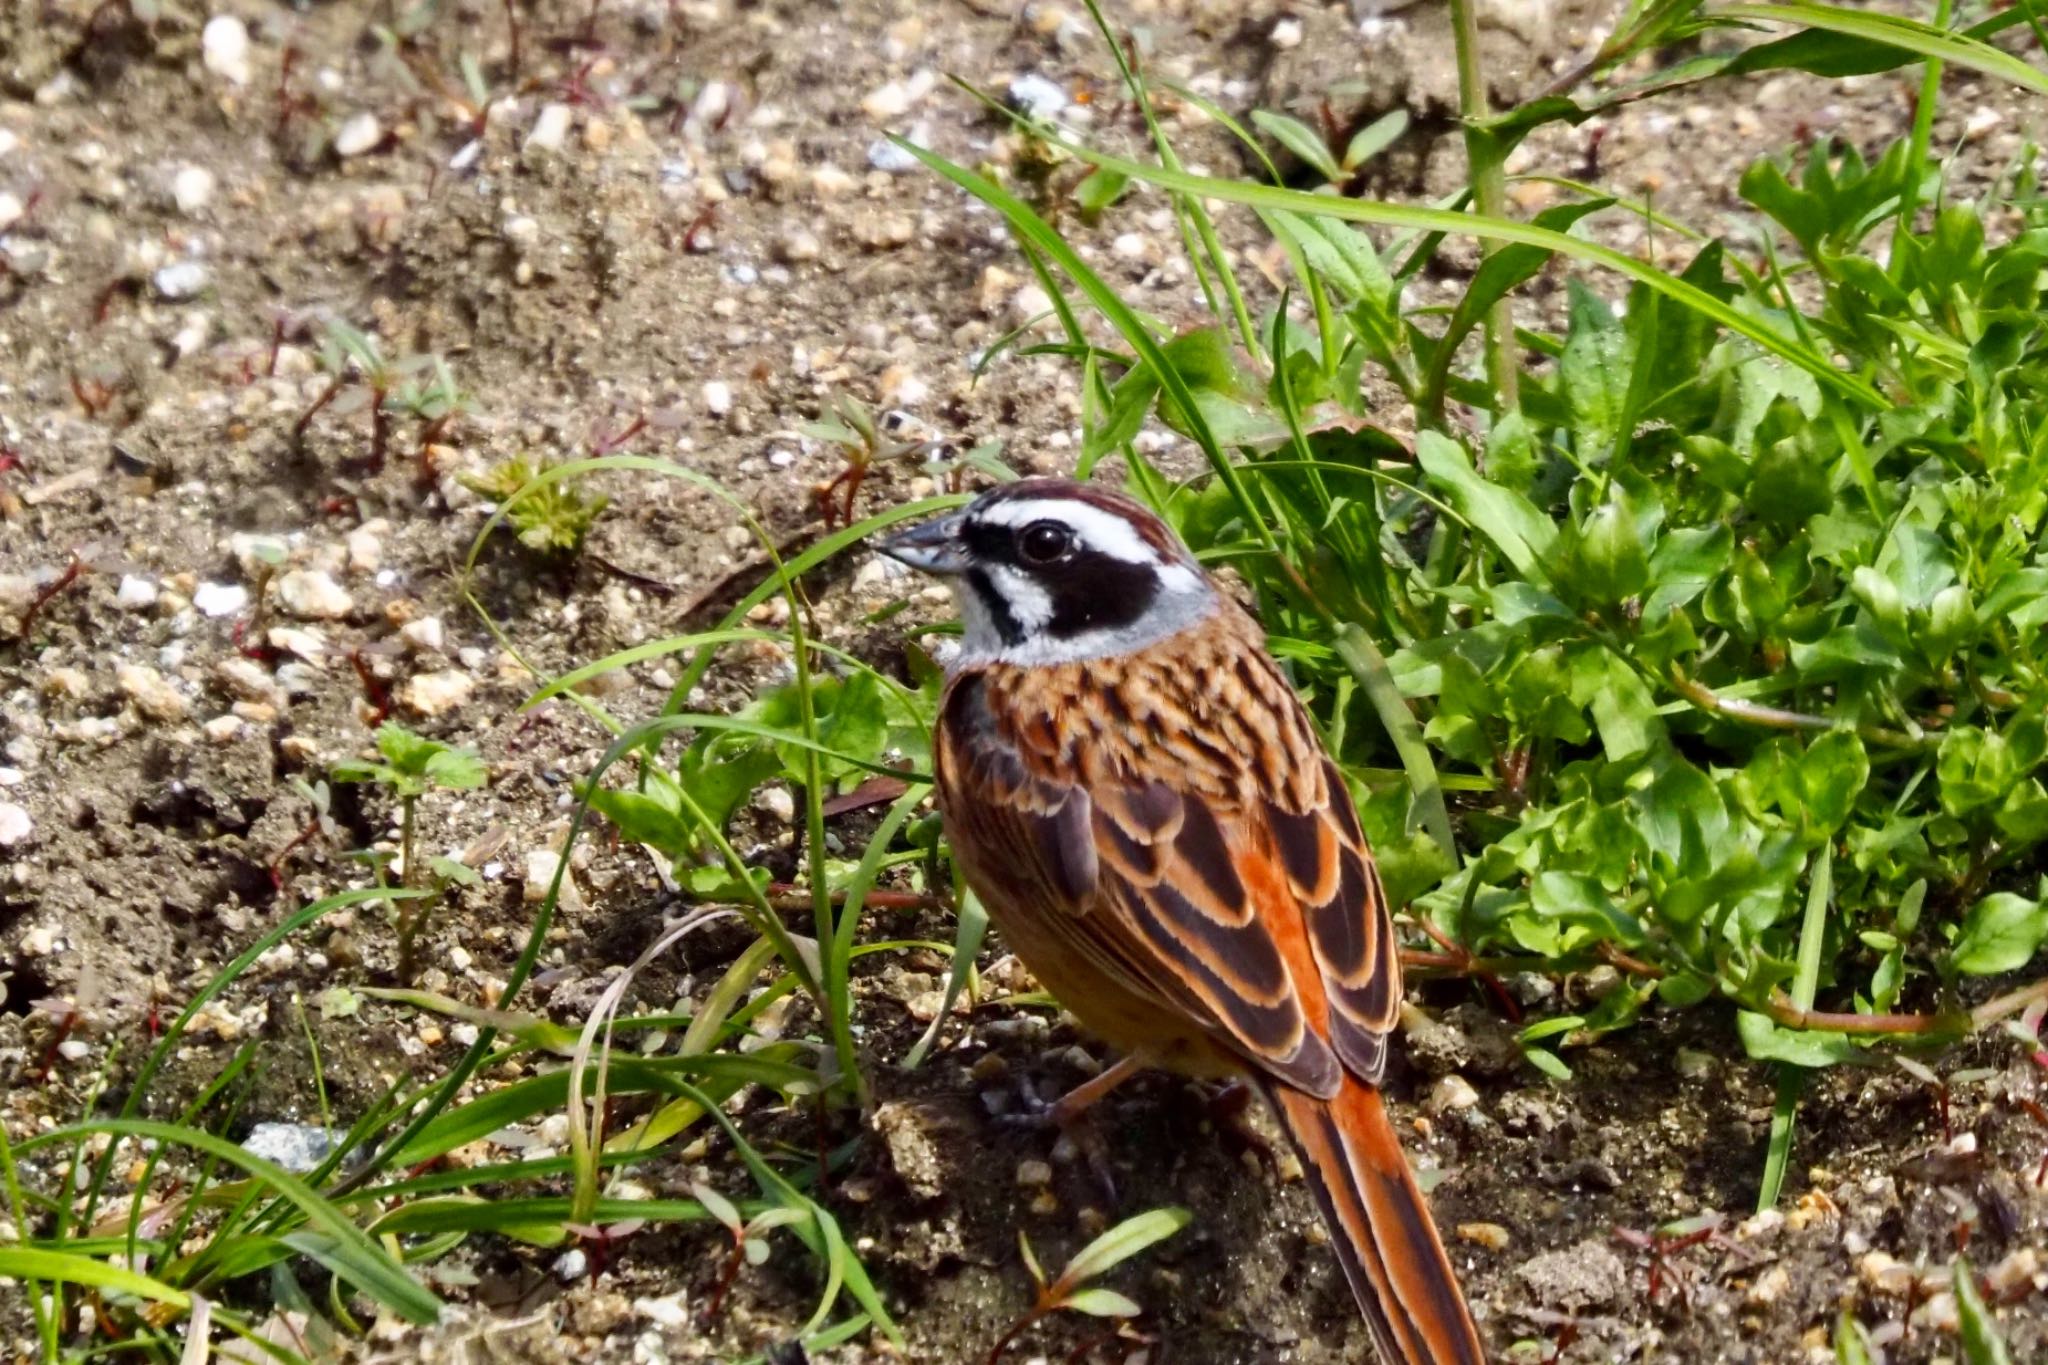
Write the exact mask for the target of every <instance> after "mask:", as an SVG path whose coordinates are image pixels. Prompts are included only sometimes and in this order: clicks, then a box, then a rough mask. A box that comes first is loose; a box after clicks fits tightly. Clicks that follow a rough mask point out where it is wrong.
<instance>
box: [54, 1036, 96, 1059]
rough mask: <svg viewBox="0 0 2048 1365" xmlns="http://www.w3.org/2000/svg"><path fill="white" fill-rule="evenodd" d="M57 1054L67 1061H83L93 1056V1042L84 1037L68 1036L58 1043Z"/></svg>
mask: <svg viewBox="0 0 2048 1365" xmlns="http://www.w3.org/2000/svg"><path fill="white" fill-rule="evenodd" d="M57 1055H58V1056H59V1057H62V1058H63V1059H64V1060H65V1061H67V1062H82V1061H84V1060H85V1059H86V1058H87V1057H90V1056H92V1044H91V1043H88V1042H86V1041H85V1039H83V1038H66V1039H65V1040H64V1041H63V1042H61V1043H59V1044H57Z"/></svg>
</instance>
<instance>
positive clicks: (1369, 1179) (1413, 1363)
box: [1266, 1075, 1486, 1365]
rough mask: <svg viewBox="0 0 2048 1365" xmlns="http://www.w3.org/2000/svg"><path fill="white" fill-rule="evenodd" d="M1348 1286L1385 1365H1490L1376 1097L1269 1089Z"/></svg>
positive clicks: (1360, 1085) (1367, 1091)
mask: <svg viewBox="0 0 2048 1365" xmlns="http://www.w3.org/2000/svg"><path fill="white" fill-rule="evenodd" d="M1266 1092H1267V1095H1268V1097H1269V1098H1270V1099H1271V1100H1272V1102H1273V1109H1274V1111H1275V1113H1277V1114H1278V1115H1279V1117H1280V1122H1281V1126H1282V1127H1284V1128H1285V1129H1286V1130H1287V1135H1288V1137H1289V1138H1291V1139H1292V1140H1293V1142H1294V1147H1295V1150H1296V1151H1297V1152H1299V1153H1300V1154H1301V1164H1302V1169H1303V1171H1304V1172H1305V1173H1306V1175H1307V1177H1308V1182H1309V1188H1310V1189H1311V1190H1312V1191H1314V1193H1315V1197H1316V1205H1317V1207H1318V1208H1320V1209H1321V1210H1322V1214H1323V1222H1324V1223H1326V1224H1328V1226H1329V1229H1330V1241H1331V1244H1332V1245H1333V1246H1334V1247H1335V1248H1336V1249H1337V1256H1338V1259H1339V1260H1340V1261H1341V1262H1342V1263H1343V1265H1344V1277H1345V1278H1346V1279H1347V1280H1349V1281H1350V1282H1351V1292H1352V1294H1353V1295H1355V1296H1356V1297H1357V1299H1358V1306H1359V1308H1360V1309H1361V1310H1362V1311H1363V1312H1364V1314H1365V1321H1366V1325H1367V1326H1368V1327H1369V1328H1371V1330H1372V1339H1373V1343H1374V1344H1375V1345H1376V1346H1378V1347H1379V1353H1380V1359H1381V1360H1382V1361H1384V1362H1386V1365H1485V1360H1486V1353H1485V1348H1484V1347H1482V1346H1481V1345H1480V1342H1479V1329H1478V1328H1477V1327H1476V1326H1474V1324H1473V1322H1472V1314H1471V1312H1470V1310H1469V1309H1467V1308H1466V1306H1465V1295H1464V1293H1463V1291H1462V1290H1460V1289H1459V1288H1458V1277H1457V1273H1456V1272H1455V1271H1453V1270H1452V1269H1451V1262H1450V1258H1449V1257H1448V1256H1446V1255H1445V1254H1444V1246H1443V1242H1442V1241H1441V1240H1439V1238H1438V1237H1437V1232H1436V1224H1435V1223H1434V1222H1433V1221H1432V1220H1431V1218H1430V1216H1429V1204H1428V1202H1427V1201H1426V1200H1425V1199H1424V1198H1423V1194H1422V1191H1421V1189H1420V1188H1418V1187H1417V1185H1416V1184H1415V1177H1414V1175H1413V1174H1412V1173H1411V1172H1410V1171H1409V1169H1408V1159H1407V1158H1406V1157H1405V1156H1403V1155H1402V1152H1401V1141H1400V1139H1399V1138H1398V1137H1397V1136H1395V1133H1394V1126H1393V1124H1392V1123H1391V1122H1390V1121H1389V1120H1388V1118H1387V1110H1386V1106H1385V1105H1384V1104H1383V1103H1382V1102H1381V1100H1380V1094H1379V1091H1378V1090H1376V1089H1374V1088H1373V1087H1372V1086H1369V1085H1367V1084H1365V1083H1364V1082H1363V1081H1360V1080H1358V1079H1357V1078H1356V1077H1353V1076H1349V1075H1347V1076H1346V1077H1345V1078H1344V1088H1343V1089H1342V1090H1340V1091H1338V1092H1337V1095H1336V1097H1335V1098H1334V1099H1328V1100H1319V1099H1317V1098H1316V1097H1315V1096H1313V1095H1309V1094H1306V1093H1304V1092H1302V1091H1300V1090H1295V1089H1293V1088H1291V1087H1289V1086H1285V1085H1278V1084H1268V1085H1267V1087H1266Z"/></svg>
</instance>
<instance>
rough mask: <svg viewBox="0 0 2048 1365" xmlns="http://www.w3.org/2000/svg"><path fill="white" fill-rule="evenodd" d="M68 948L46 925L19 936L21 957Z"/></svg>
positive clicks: (44, 955) (25, 828) (45, 955)
mask: <svg viewBox="0 0 2048 1365" xmlns="http://www.w3.org/2000/svg"><path fill="white" fill-rule="evenodd" d="M15 809H16V810H20V809H21V808H20V807H19V806H17V807H15ZM27 817H28V812H26V811H22V818H23V819H26V818H27ZM4 818H5V817H4V816H0V819H4ZM27 837H28V834H27V827H26V826H23V833H22V838H24V839H25V838H27ZM0 842H4V841H0ZM68 946H70V945H68V944H66V943H65V942H64V940H63V939H61V938H58V937H57V930H56V928H55V927H54V926H52V925H48V924H38V925H37V926H36V927H35V928H33V929H31V930H29V931H28V932H27V933H25V934H23V935H22V936H21V955H22V956H23V957H53V956H55V955H56V954H58V953H60V952H62V951H63V950H64V949H65V948H67V947H68Z"/></svg>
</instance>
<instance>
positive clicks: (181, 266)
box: [149, 261, 207, 299]
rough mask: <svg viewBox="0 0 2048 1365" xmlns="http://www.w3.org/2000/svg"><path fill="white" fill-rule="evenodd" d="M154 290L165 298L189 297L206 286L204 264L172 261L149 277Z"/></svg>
mask: <svg viewBox="0 0 2048 1365" xmlns="http://www.w3.org/2000/svg"><path fill="white" fill-rule="evenodd" d="M149 278H150V283H151V284H154V285H155V286H156V292H157V293H159V294H161V295H163V296H164V297H165V298H167V299H189V298H191V297H192V296H193V295H194V294H197V293H198V292H199V291H200V290H202V289H204V288H206V278H207V275H206V265H205V263H204V262H201V261H172V262H171V263H170V264H169V265H167V266H165V267H163V268H162V269H161V270H159V271H157V272H156V274H154V275H152V276H150V277H149Z"/></svg>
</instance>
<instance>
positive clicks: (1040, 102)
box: [1010, 72, 1069, 119]
mask: <svg viewBox="0 0 2048 1365" xmlns="http://www.w3.org/2000/svg"><path fill="white" fill-rule="evenodd" d="M1068 103H1069V101H1068V99H1067V92H1066V91H1065V90H1063V89H1061V88H1060V85H1059V83H1058V82H1057V81H1050V80H1047V79H1046V78H1045V77H1043V76H1041V75H1039V74H1037V73H1036V72H1030V73H1027V74H1025V75H1022V76H1019V77H1017V79H1016V80H1014V81H1011V82H1010V107H1011V108H1013V109H1015V110H1017V111H1018V112H1020V113H1022V114H1023V115H1024V116H1025V117H1027V118H1038V119H1050V118H1057V117H1058V116H1059V114H1060V112H1061V111H1062V110H1064V109H1065V108H1066V107H1067V105H1068Z"/></svg>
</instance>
